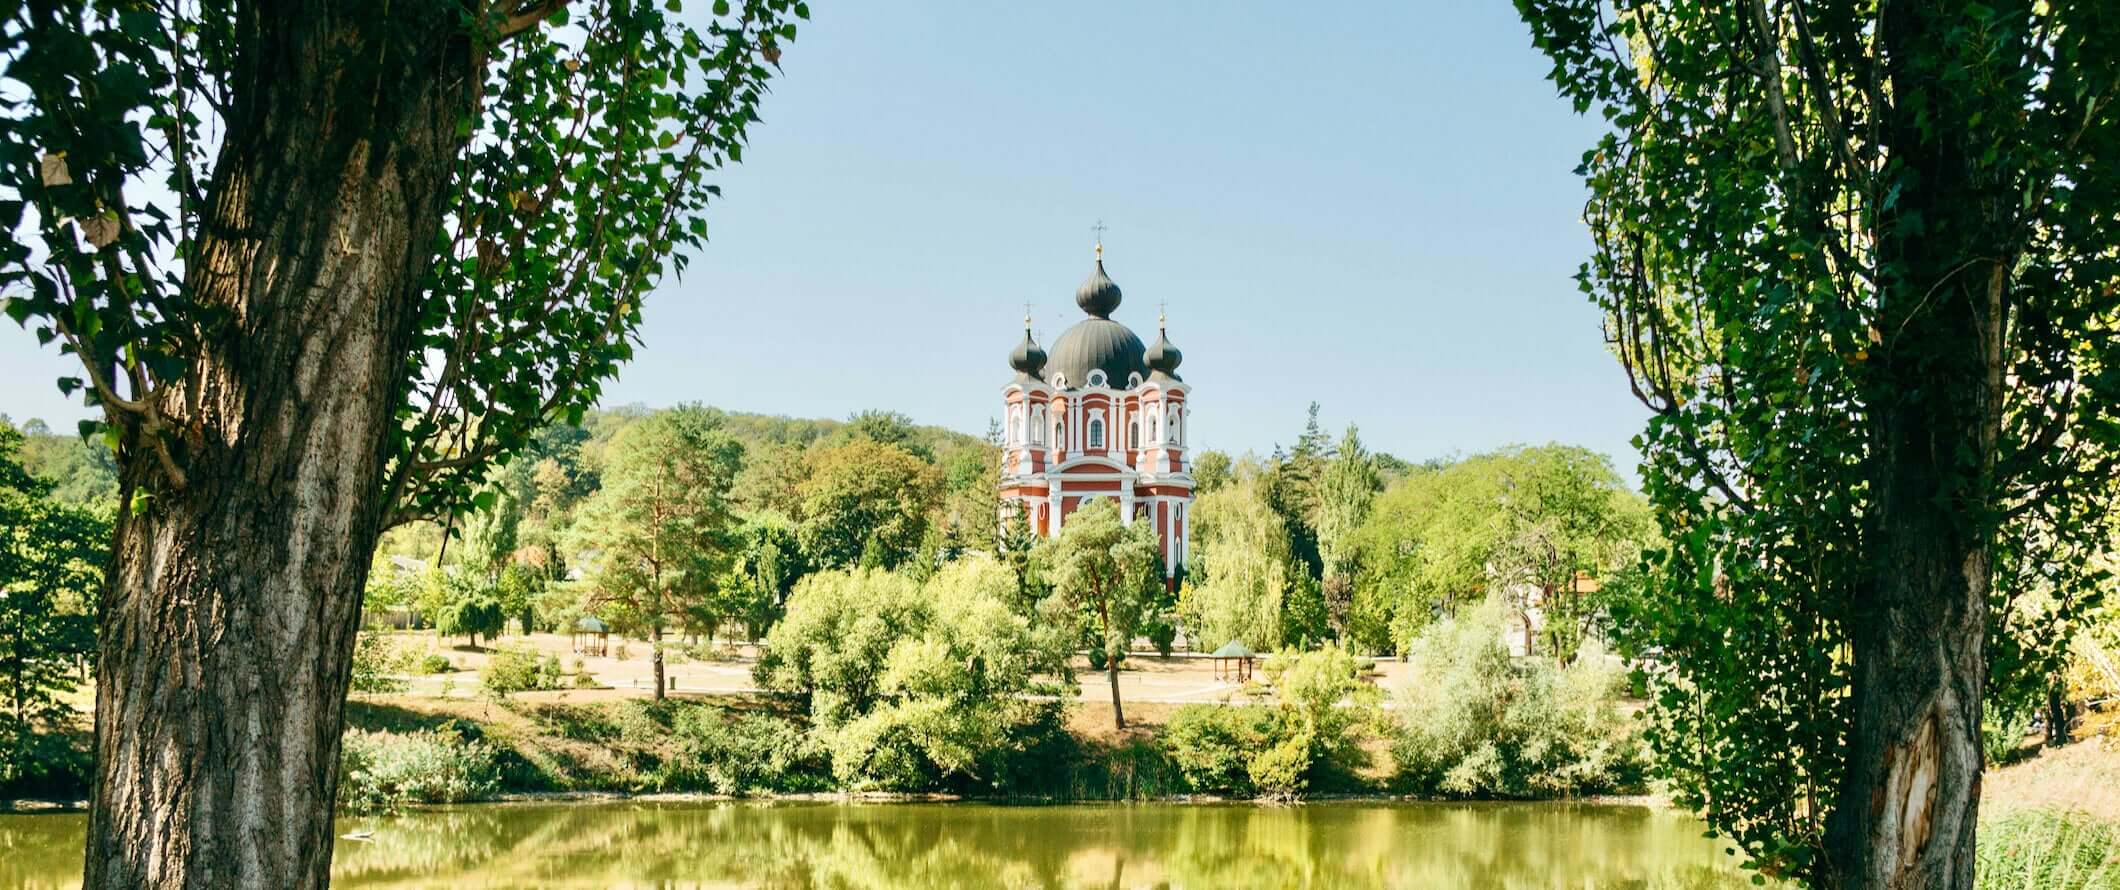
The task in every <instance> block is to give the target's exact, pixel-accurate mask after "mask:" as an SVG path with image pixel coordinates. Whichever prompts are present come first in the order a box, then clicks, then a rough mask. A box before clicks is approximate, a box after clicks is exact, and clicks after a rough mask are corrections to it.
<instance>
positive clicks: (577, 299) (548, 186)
mask: <svg viewBox="0 0 2120 890" xmlns="http://www.w3.org/2000/svg"><path fill="white" fill-rule="evenodd" d="M476 8H477V9H478V10H481V11H483V16H484V17H481V16H480V15H478V14H465V13H464V12H463V10H462V9H461V8H458V7H457V6H456V5H455V4H434V5H433V8H432V10H431V11H432V12H433V13H434V14H435V16H437V17H439V18H440V19H441V20H442V21H443V22H445V24H443V25H441V26H443V27H450V26H456V27H461V28H463V29H464V31H465V35H464V39H465V41H466V42H467V43H468V45H469V49H468V51H469V52H470V53H471V54H472V63H473V66H472V71H473V76H474V77H476V78H477V88H476V90H475V91H474V94H475V96H476V100H475V107H473V108H470V109H468V113H465V114H463V116H462V117H461V118H459V119H458V120H456V121H454V122H453V125H454V127H455V128H456V136H457V138H458V139H459V140H461V142H462V144H463V145H464V148H463V149H462V151H461V155H460V158H459V160H458V163H457V164H456V166H455V170H454V176H453V179H452V181H451V183H450V186H451V188H452V189H453V194H452V195H451V197H450V200H449V204H448V211H447V214H446V217H445V220H444V224H443V231H442V233H441V235H440V238H439V240H438V241H437V243H436V244H435V245H434V250H435V251H436V256H435V257H434V260H435V261H434V263H433V264H432V266H431V267H424V266H423V268H422V269H421V270H420V271H421V273H422V275H423V278H422V283H421V287H420V291H419V294H418V302H417V304H416V306H415V307H414V310H413V312H412V319H413V321H412V323H411V327H412V330H411V334H412V336H411V337H410V338H409V339H407V340H406V341H403V342H408V343H409V344H411V346H410V348H409V349H407V350H406V351H405V352H404V354H403V355H402V357H401V362H402V366H403V373H402V384H403V385H402V386H400V387H397V388H396V389H395V390H394V391H393V393H392V395H391V398H392V399H393V400H394V404H393V406H392V407H393V409H394V410H395V411H396V413H397V416H398V418H399V420H400V424H399V426H398V427H397V428H396V432H395V434H394V435H392V436H391V437H390V441H388V442H385V443H377V446H379V447H381V448H383V450H384V454H385V455H386V457H387V460H388V462H389V468H388V472H387V474H386V481H385V491H384V492H382V494H383V496H384V500H385V501H386V503H387V504H388V505H389V506H390V514H389V521H390V523H391V524H394V523H396V522H399V521H404V520H406V519H411V518H418V517H435V516H441V515H445V514H447V513H450V512H452V511H454V510H455V509H457V508H459V507H462V506H464V505H467V504H471V503H474V502H478V503H479V504H480V505H481V506H484V505H485V503H484V499H485V498H487V497H489V495H484V494H479V493H477V492H478V489H479V487H480V485H481V484H482V483H483V482H484V480H485V479H486V478H487V475H488V473H487V471H488V469H489V468H490V467H492V466H494V465H495V464H497V463H503V462H505V461H506V460H507V459H508V458H509V457H510V456H511V455H512V454H513V453H514V452H515V450H516V449H518V448H520V447H521V446H522V444H523V443H524V442H525V441H526V440H528V439H529V438H530V436H531V434H532V433H533V432H534V431H536V430H537V429H538V428H539V427H540V426H542V425H544V424H545V423H546V422H547V421H549V420H551V419H554V418H565V419H579V418H580V417H581V415H582V413H583V411H584V410H585V409H587V408H588V407H589V406H590V405H592V404H594V403H595V402H596V399H597V397H598V396H599V395H600V393H601V387H602V381H604V380H605V379H607V378H609V377H610V376H611V375H612V374H613V373H614V372H615V371H616V369H617V367H618V365H619V363H620V362H623V361H625V360H626V359H627V358H629V357H630V356H631V355H632V341H633V340H634V338H635V331H636V330H637V328H638V326H639V324H640V318H641V315H640V304H641V299H642V298H643V297H644V296H645V295H646V294H647V292H648V291H649V290H650V289H652V288H653V287H654V285H655V284H656V282H657V281H658V280H659V279H660V278H661V277H662V275H663V274H664V273H665V272H667V271H671V270H673V269H674V270H682V269H683V268H684V265H685V263H686V261H687V260H686V257H685V256H684V254H683V253H682V252H681V251H682V250H684V249H687V248H696V247H698V246H699V245H700V244H702V243H704V242H705V240H706V237H707V226H706V219H705V216H704V213H705V210H706V207H707V204H708V202H709V201H710V200H711V199H712V198H713V197H715V196H716V195H718V194H719V189H718V188H717V187H716V186H714V185H711V184H709V183H708V181H707V180H708V177H709V176H710V175H712V174H713V173H714V172H715V171H717V170H719V169H721V168H722V167H723V166H725V165H726V164H729V163H733V162H737V161H740V160H742V157H743V147H744V140H745V135H746V133H747V132H748V130H749V128H750V127H751V126H752V125H753V124H756V123H757V122H758V120H759V116H758V104H759V101H760V99H761V97H762V95H763V93H764V90H765V84H766V81H767V79H768V77H769V76H770V75H771V74H772V72H773V69H774V67H775V66H776V65H777V63H778V60H779V58H780V52H781V50H780V47H781V45H782V44H783V43H785V42H787V41H790V40H792V39H793V38H794V37H795V33H796V26H795V20H797V19H801V18H806V17H807V16H808V13H809V10H808V7H807V5H806V4H804V3H800V2H794V0H749V2H744V3H742V4H740V8H734V9H732V7H731V5H730V3H728V2H727V0H716V2H714V3H713V4H712V14H711V15H707V16H701V17H697V18H695V19H694V20H693V22H696V23H697V24H694V23H692V22H688V21H686V20H684V19H681V18H680V17H679V16H678V15H677V14H676V12H675V11H676V10H677V9H678V8H679V4H678V3H676V2H674V0H673V2H668V3H664V2H650V0H597V2H589V3H578V4H558V3H553V4H534V5H526V6H523V7H522V8H521V9H520V10H518V9H517V6H516V5H515V4H478V5H476ZM519 12H520V14H518V13H519ZM0 15H4V16H5V18H6V21H5V22H4V26H0V86H4V87H5V90H4V91H5V92H6V93H7V94H8V95H9V96H11V97H17V98H14V99H11V100H10V103H9V109H10V110H9V113H8V115H7V121H6V125H5V126H0V226H4V227H5V229H6V230H7V232H8V234H9V236H10V237H8V238H7V239H5V240H4V241H0V292H4V293H5V294H6V297H5V298H4V300H0V308H4V310H5V311H6V313H7V314H8V315H9V316H10V317H12V318H13V319H15V320H16V321H17V322H19V323H21V324H23V325H25V326H27V327H29V328H31V329H32V330H34V331H35V332H36V334H37V336H38V338H39V339H40V340H41V341H43V342H46V343H52V342H56V343H58V344H59V348H60V349H61V350H62V351H63V352H66V353H69V354H73V355H76V356H77V357H79V359H80V360H81V363H82V372H83V374H82V375H81V376H69V377H66V378H62V379H61V380H60V381H59V386H60V389H61V390H63V391H66V392H75V391H81V392H83V393H84V395H85V398H86V399H87V401H88V402H89V403H90V404H92V405H97V406H100V407H101V408H102V409H103V417H104V420H103V421H102V422H100V423H99V424H92V425H91V427H95V426H107V428H108V429H109V431H110V433H111V436H110V439H111V441H112V443H113V445H114V446H115V447H117V448H118V450H119V453H120V455H121V458H124V459H125V460H126V461H130V460H131V459H132V457H133V456H135V455H137V456H140V457H141V458H142V460H143V461H144V462H145V463H147V464H150V465H152V467H153V470H152V471H151V472H148V473H144V474H143V475H142V477H141V478H142V479H145V480H149V481H152V482H154V483H155V484H158V485H167V486H171V487H174V488H182V487H184V484H185V478H186V465H187V462H188V461H190V460H192V459H195V458H194V455H195V454H196V453H198V452H199V449H200V448H202V447H203V443H198V442H191V441H188V440H187V439H186V438H185V437H186V435H188V433H187V432H186V430H187V426H186V423H187V420H188V419H189V415H190V414H191V413H192V411H193V410H194V407H195V406H194V405H193V404H192V402H193V400H196V399H199V398H201V397H202V395H201V394H200V393H197V392H187V387H188V386H190V385H191V381H194V380H195V379H197V375H198V372H199V362H201V361H203V360H204V359H203V358H202V357H204V356H210V355H215V354H217V351H216V350H211V349H208V348H207V347H208V346H209V345H210V344H216V343H223V342H227V341H228V340H230V338H231V337H233V336H235V335H237V334H238V333H240V332H239V331H238V326H239V325H240V324H241V323H242V322H241V320H240V319H239V318H238V313H237V311H235V308H234V307H230V306H226V305H220V304H218V303H215V302H211V301H207V300H204V299H202V298H201V295H200V290H201V287H202V275H201V274H200V272H199V270H198V269H197V268H195V267H194V266H193V265H192V263H191V258H193V257H195V256H196V255H197V254H198V247H199V245H200V243H201V237H202V233H201V228H200V227H201V221H202V219H203V218H204V216H205V210H204V208H206V207H208V206H209V205H208V202H209V200H210V199H211V198H212V195H210V194H209V193H208V189H209V185H210V184H211V183H213V182H216V181H217V180H218V177H217V176H216V175H215V174H216V172H217V171H216V169H215V164H216V158H217V150H218V149H217V142H218V139H219V134H222V133H226V132H228V129H229V124H230V121H229V117H230V116H231V115H233V114H236V113H238V110H239V109H238V108H237V106H236V105H235V100H236V99H237V98H238V97H237V96H236V95H235V93H236V85H237V84H238V83H240V82H241V81H242V80H243V78H244V77H245V72H246V71H248V70H249V69H248V67H246V66H248V65H250V64H252V63H251V61H250V59H249V56H248V55H247V54H248V53H250V52H255V51H256V50H253V49H249V48H248V45H249V41H250V39H251V36H250V35H246V34H245V33H244V32H243V27H244V22H243V20H242V16H240V15H239V14H238V9H237V8H236V6H235V5H233V4H227V3H220V2H206V3H191V4H183V3H180V4H165V5H162V6H145V5H140V4H122V3H102V2H88V0H70V2H59V3H37V4H18V5H14V6H12V7H10V9H9V10H8V11H7V12H5V13H0ZM398 61H401V60H396V59H392V58H390V57H389V56H388V54H384V55H383V56H382V57H378V58H375V59H364V60H354V61H353V62H352V64H353V66H354V67H353V68H352V69H350V70H348V71H347V72H346V74H345V76H346V77H348V78H371V79H374V80H376V81H377V82H378V83H384V82H387V79H388V78H389V76H390V66H391V65H392V64H394V63H396V62H398ZM348 447H369V446H366V445H356V444H353V443H348Z"/></svg>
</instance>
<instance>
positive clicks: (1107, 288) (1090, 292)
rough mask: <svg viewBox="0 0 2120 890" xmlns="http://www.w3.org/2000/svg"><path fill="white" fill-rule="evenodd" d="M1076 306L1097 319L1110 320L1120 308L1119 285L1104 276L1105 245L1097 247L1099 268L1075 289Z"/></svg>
mask: <svg viewBox="0 0 2120 890" xmlns="http://www.w3.org/2000/svg"><path fill="white" fill-rule="evenodd" d="M1075 305H1077V306H1080V307H1082V311H1084V312H1087V313H1089V314H1090V315H1091V316H1092V317H1095V318H1110V317H1112V312H1114V311H1116V310H1117V309H1118V308H1119V285H1117V284H1115V283H1113V282H1112V279H1111V276H1109V275H1106V274H1104V245H1103V244H1098V245H1097V268H1096V271H1093V272H1091V273H1089V279H1088V280H1086V281H1084V282H1082V286H1081V287H1078V288H1075Z"/></svg>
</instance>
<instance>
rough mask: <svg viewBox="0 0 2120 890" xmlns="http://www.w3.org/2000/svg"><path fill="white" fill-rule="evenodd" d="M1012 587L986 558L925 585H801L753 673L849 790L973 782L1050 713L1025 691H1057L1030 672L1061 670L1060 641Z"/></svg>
mask: <svg viewBox="0 0 2120 890" xmlns="http://www.w3.org/2000/svg"><path fill="white" fill-rule="evenodd" d="M1017 583H1018V582H1017V578H1016V575H1015V573H1014V572H1013V571H1011V570H1010V569H1009V568H1008V567H1007V566H1005V565H1003V564H1002V563H1000V562H998V561H995V560H958V561H956V562H952V563H949V564H948V565H946V566H944V567H943V568H942V570H941V571H940V572H938V573H937V574H935V575H934V576H933V577H932V578H930V579H928V580H927V581H926V583H925V584H924V585H923V584H915V583H914V582H913V581H912V579H911V578H909V577H907V576H906V575H904V574H902V573H892V572H885V571H877V570H857V571H851V572H837V571H835V572H823V573H819V574H815V575H810V576H808V577H806V578H804V579H803V580H802V582H801V583H800V584H798V585H797V586H796V588H795V593H794V595H793V596H792V597H791V598H790V599H789V601H788V606H787V613H786V617H784V618H782V619H781V621H780V623H779V624H777V625H774V627H773V629H772V631H771V632H770V633H768V634H767V637H766V644H765V655H764V656H763V657H761V658H760V659H759V662H758V666H757V668H756V676H757V677H758V680H759V684H760V685H761V686H764V687H766V688H767V689H771V690H774V691H776V692H780V693H783V694H785V695H787V696H788V697H790V698H791V699H795V700H799V701H801V702H803V703H805V704H806V705H807V707H808V711H809V716H810V721H811V726H812V730H811V732H812V733H813V734H814V736H815V738H816V742H817V745H818V747H819V748H820V749H821V750H823V751H825V752H828V753H829V756H830V760H831V764H832V771H833V773H834V775H836V776H838V778H839V781H840V782H842V783H844V784H846V785H848V786H852V787H864V788H884V789H891V790H914V789H922V788H931V787H936V786H937V785H940V784H942V783H964V782H976V783H980V784H984V783H986V782H988V781H990V779H991V777H993V776H995V775H996V772H995V771H994V767H995V764H996V763H997V762H999V761H1001V760H1005V759H1006V758H1008V757H1009V756H1011V752H1013V751H1018V750H1022V749H1024V748H1025V746H1026V745H1027V744H1030V742H1027V741H1026V739H1027V738H1028V737H1026V736H1024V735H1023V734H1022V733H1023V731H1024V730H1025V729H1026V728H1027V727H1029V726H1031V725H1032V724H1034V723H1036V722H1037V721H1039V720H1040V719H1042V715H1044V714H1045V713H1046V712H1047V711H1048V710H1049V706H1047V705H1043V704H1040V703H1038V702H1031V701H1025V700H1024V698H1023V695H1024V694H1025V693H1028V692H1035V691H1045V692H1053V693H1056V692H1057V691H1058V690H1057V689H1056V688H1048V687H1047V686H1046V685H1044V684H1041V683H1040V682H1039V681H1036V680H1034V676H1035V675H1038V674H1041V673H1045V674H1058V673H1061V672H1063V671H1064V670H1065V663H1066V654H1067V652H1066V646H1065V640H1066V637H1065V636H1063V635H1058V634H1050V633H1045V632H1042V631H1041V629H1039V628H1034V627H1033V626H1032V622H1031V621H1030V620H1029V619H1028V618H1027V617H1026V616H1024V615H1022V614H1019V613H1017V612H1016V611H1014V609H1013V608H1012V606H1011V603H1012V601H1013V599H1014V597H1015V595H1016V593H1017ZM975 777H987V778H975Z"/></svg>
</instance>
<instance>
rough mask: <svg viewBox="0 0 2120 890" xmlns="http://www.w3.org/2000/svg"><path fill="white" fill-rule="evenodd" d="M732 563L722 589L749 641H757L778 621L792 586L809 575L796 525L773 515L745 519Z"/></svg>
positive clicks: (737, 533)
mask: <svg viewBox="0 0 2120 890" xmlns="http://www.w3.org/2000/svg"><path fill="white" fill-rule="evenodd" d="M734 557H735V558H734V561H733V564H732V565H731V566H730V571H729V579H728V580H727V581H726V582H724V584H723V588H724V589H725V590H727V591H729V593H730V600H731V605H732V606H733V607H734V609H733V611H732V614H734V615H735V616H736V617H737V618H739V619H740V620H742V621H743V623H744V626H745V628H746V629H747V630H748V631H749V632H750V637H751V639H754V640H756V639H760V638H762V637H764V636H765V634H766V631H767V630H768V629H770V628H771V627H772V626H773V624H774V623H775V622H777V621H779V620H780V616H781V613H782V611H783V610H784V609H785V608H786V605H787V601H788V595H789V594H791V593H793V592H794V590H795V583H796V582H798V581H800V580H802V576H803V575H805V574H807V573H808V572H809V565H808V563H806V562H804V561H803V558H802V548H801V546H800V545H799V544H798V543H797V542H796V538H795V526H794V524H793V523H790V522H788V520H787V518H786V517H784V516H781V515H779V514H776V513H755V514H752V515H751V516H748V517H745V518H744V521H743V525H742V526H740V527H739V528H737V530H736V543H735V552H734Z"/></svg>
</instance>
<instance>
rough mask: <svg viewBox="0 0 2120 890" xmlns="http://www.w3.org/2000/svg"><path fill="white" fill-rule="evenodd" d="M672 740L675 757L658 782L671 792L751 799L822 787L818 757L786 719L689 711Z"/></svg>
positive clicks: (679, 714) (678, 717)
mask: <svg viewBox="0 0 2120 890" xmlns="http://www.w3.org/2000/svg"><path fill="white" fill-rule="evenodd" d="M669 739H670V741H671V742H672V743H673V744H674V745H675V747H676V751H675V753H673V754H672V755H671V756H670V758H669V759H668V760H666V761H665V762H664V764H663V767H662V769H661V770H660V771H659V772H658V774H657V776H656V783H657V784H659V785H662V786H663V787H665V788H667V789H671V790H679V789H683V790H691V789H702V790H708V791H713V792H714V793H716V794H748V793H752V792H758V791H775V790H793V789H796V788H803V789H813V788H816V787H818V786H821V785H822V784H823V782H822V781H820V778H819V777H820V776H821V774H822V773H823V767H822V765H821V763H820V758H819V752H818V751H817V750H816V747H815V746H814V744H813V743H811V742H810V741H809V739H808V737H807V736H805V735H804V734H803V732H802V728H801V727H799V726H796V725H795V724H794V723H792V722H790V721H788V720H787V719H785V718H781V717H775V716H771V715H765V714H749V713H739V714H734V715H731V714H729V713H728V712H726V711H724V710H722V709H721V708H716V707H711V706H703V705H702V706H691V707H685V708H682V709H679V710H678V711H676V713H675V715H674V717H673V718H672V720H671V726H670V735H669Z"/></svg>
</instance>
